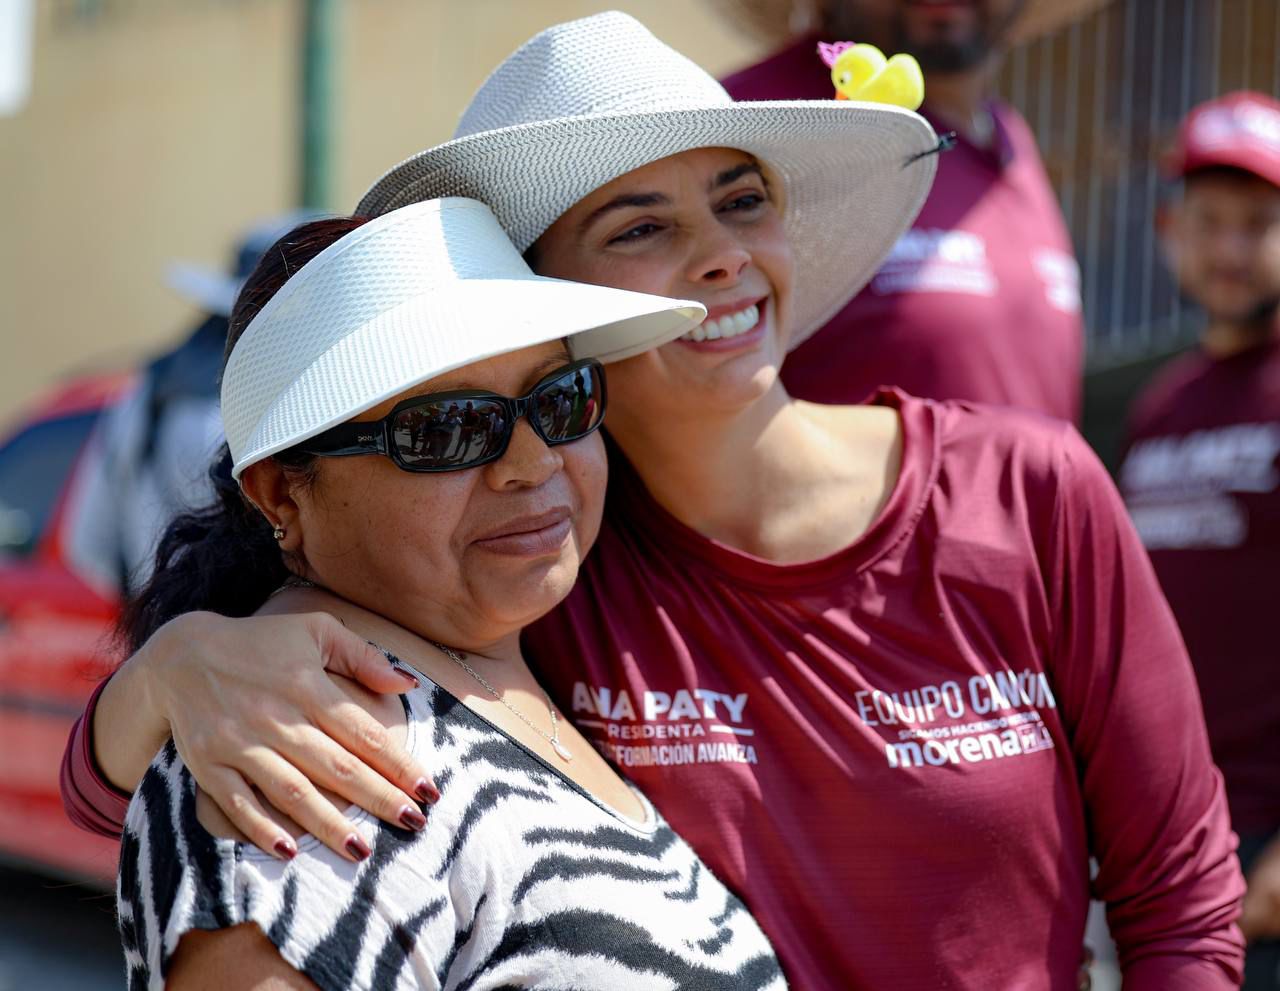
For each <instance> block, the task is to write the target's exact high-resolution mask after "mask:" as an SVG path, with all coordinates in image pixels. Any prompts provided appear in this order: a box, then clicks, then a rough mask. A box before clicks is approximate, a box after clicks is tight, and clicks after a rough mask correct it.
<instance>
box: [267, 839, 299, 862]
mask: <svg viewBox="0 0 1280 991" xmlns="http://www.w3.org/2000/svg"><path fill="white" fill-rule="evenodd" d="M271 849H272V850H274V851H275V852H276V856H277V857H279V858H280V859H281V860H292V859H293V858H294V857H296V856H297V855H298V848H297V847H296V846H294V843H293V840H290V839H286V838H285V837H283V836H282V837H281V838H280V839H278V840H276V841H275V843H273V844H272V846H271Z"/></svg>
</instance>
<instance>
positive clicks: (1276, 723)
mask: <svg viewBox="0 0 1280 991" xmlns="http://www.w3.org/2000/svg"><path fill="white" fill-rule="evenodd" d="M1167 166H1168V171H1169V173H1170V175H1171V177H1172V178H1175V179H1178V180H1180V181H1181V190H1180V196H1179V197H1178V199H1177V200H1176V201H1174V202H1173V203H1171V204H1169V205H1168V206H1166V207H1165V208H1164V209H1163V210H1162V211H1161V214H1160V215H1159V217H1158V218H1157V223H1158V227H1159V229H1160V233H1161V240H1162V245H1163V247H1164V249H1165V254H1166V257H1167V259H1168V261H1169V264H1170V266H1171V268H1172V269H1173V271H1174V273H1175V274H1176V275H1177V278H1178V281H1179V283H1180V285H1181V288H1182V291H1183V293H1184V294H1185V295H1186V296H1188V297H1190V299H1191V300H1192V301H1193V302H1195V303H1197V304H1198V305H1199V306H1200V307H1201V308H1202V309H1203V310H1204V314H1205V322H1204V326H1203V329H1202V330H1201V333H1200V342H1199V347H1198V349H1196V350H1195V351H1194V352H1192V353H1190V354H1188V355H1185V356H1183V357H1181V358H1179V359H1176V360H1175V361H1174V362H1173V363H1172V364H1170V365H1169V366H1167V367H1166V368H1165V369H1164V370H1163V371H1162V372H1161V373H1160V374H1159V375H1158V376H1157V379H1156V381H1155V382H1154V384H1152V385H1151V386H1150V387H1149V388H1148V389H1147V390H1146V391H1145V392H1144V393H1143V394H1142V396H1141V397H1140V398H1139V399H1138V401H1137V402H1136V404H1135V406H1134V411H1133V414H1132V416H1131V423H1130V440H1129V446H1128V451H1127V454H1126V456H1125V459H1124V462H1123V464H1122V466H1121V469H1120V486H1121V491H1122V492H1123V494H1124V497H1125V500H1126V502H1127V503H1128V505H1129V509H1130V512H1131V513H1132V514H1133V519H1134V522H1135V524H1136V525H1137V529H1138V533H1139V535H1141V537H1142V540H1143V543H1144V544H1145V545H1146V547H1147V550H1148V551H1149V552H1150V554H1151V561H1152V563H1153V564H1154V565H1155V569H1156V573H1157V574H1158V575H1159V578H1160V583H1161V585H1162V586H1163V588H1164V591H1165V594H1166V596H1168V599H1169V604H1170V605H1171V606H1172V607H1173V611H1174V614H1175V615H1176V616H1177V619H1178V623H1179V625H1180V626H1181V628H1182V634H1183V637H1184V638H1185V640H1186V642H1187V648H1188V650H1189V651H1190V654H1191V661H1192V663H1193V665H1194V666H1195V669H1196V674H1197V676H1198V679H1199V682H1200V692H1201V695H1202V697H1203V700H1204V707H1205V718H1206V722H1207V724H1208V728H1209V742H1210V744H1211V745H1212V747H1213V754H1214V758H1215V760H1216V761H1217V764H1218V766H1219V767H1220V768H1221V769H1222V774H1223V777H1224V779H1225V782H1226V790H1227V800H1228V802H1229V804H1230V806H1231V817H1232V821H1233V823H1234V825H1235V828H1236V831H1237V832H1238V833H1239V834H1240V860H1241V863H1242V866H1243V867H1244V870H1245V875H1246V878H1247V880H1248V885H1249V889H1248V894H1247V895H1246V897H1245V903H1244V913H1243V915H1242V917H1241V922H1240V926H1241V929H1242V930H1244V934H1245V937H1246V938H1247V939H1248V940H1249V953H1248V957H1247V959H1246V970H1245V984H1244V987H1245V988H1247V989H1251V991H1256V989H1262V988H1267V989H1277V988H1280V646H1277V639H1276V629H1275V625H1276V610H1277V609H1278V608H1280V103H1277V102H1276V101H1275V100H1273V99H1271V98H1269V97H1266V96H1263V95H1261V94H1259V93H1233V94H1231V95H1229V96H1225V97H1222V98H1221V99H1218V100H1213V101H1211V102H1209V103H1205V104H1201V105H1200V106H1199V107H1196V108H1195V109H1194V110H1192V111H1191V113H1190V114H1188V116H1187V118H1186V120H1185V121H1184V122H1183V124H1182V127H1181V129H1180V131H1179V135H1178V139H1177V143H1176V145H1175V147H1174V149H1173V151H1172V153H1171V155H1170V156H1169V160H1168V162H1167Z"/></svg>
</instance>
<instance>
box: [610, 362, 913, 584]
mask: <svg viewBox="0 0 1280 991" xmlns="http://www.w3.org/2000/svg"><path fill="white" fill-rule="evenodd" d="M610 431H611V433H612V435H613V437H614V439H615V440H616V441H617V442H618V445H619V446H620V447H621V448H622V450H623V453H624V454H626V456H627V458H628V459H629V460H630V461H631V463H632V465H633V466H634V467H635V469H636V472H637V473H638V474H639V476H640V478H641V480H642V481H643V482H644V484H645V487H646V488H647V489H648V491H649V493H650V494H651V495H652V496H653V498H654V499H656V500H657V502H658V503H659V505H661V506H662V507H663V508H664V509H666V510H667V511H668V512H669V513H671V514H672V515H673V516H674V517H676V519H678V520H680V522H682V523H684V524H685V525H686V526H689V527H691V528H692V529H694V530H696V531H698V532H699V533H701V534H703V535H704V536H707V537H711V538H713V539H715V540H718V541H720V542H721V543H724V544H728V545H729V546H731V547H734V548H736V549H738V550H742V551H746V552H747V553H750V554H754V555H756V556H758V557H763V558H766V559H768V560H773V561H778V562H780V563H790V562H796V561H804V560H811V559H814V558H818V557H822V556H825V555H827V554H830V553H834V552H835V551H837V550H839V549H841V548H843V547H845V546H847V545H848V544H850V543H852V542H853V541H854V540H856V539H857V537H858V536H860V535H861V534H862V533H863V532H864V531H865V530H866V529H867V527H868V526H870V524H871V522H872V520H873V519H874V517H875V515H876V514H877V513H878V512H879V510H880V509H881V508H882V506H883V505H884V502H885V501H886V500H887V497H888V494H889V491H890V490H891V489H892V487H893V483H894V482H895V481H896V479H897V474H898V467H899V459H900V436H899V434H900V431H899V429H898V418H897V414H896V412H895V411H893V410H891V409H888V408H884V407H871V406H843V407H840V406H817V405H812V404H809V403H801V402H797V401H795V400H792V399H791V398H790V397H789V396H788V395H787V393H786V391H785V389H784V388H783V387H782V385H781V383H775V385H774V386H773V387H772V388H771V389H770V390H769V392H768V393H767V394H766V395H765V396H764V397H762V398H761V399H760V400H758V401H756V402H755V403H753V404H752V405H751V406H750V407H748V408H747V409H745V410H739V411H737V412H732V413H726V414H724V415H720V416H715V415H712V416H707V415H706V414H705V411H702V412H700V413H699V415H698V416H696V417H690V418H689V419H688V420H687V421H684V422H679V423H672V422H670V421H669V420H666V419H664V420H663V422H662V423H661V424H655V423H653V422H645V421H643V420H631V419H629V418H626V417H623V416H618V417H615V415H614V413H613V412H612V411H611V412H610Z"/></svg>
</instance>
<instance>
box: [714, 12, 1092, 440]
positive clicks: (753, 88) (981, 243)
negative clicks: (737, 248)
mask: <svg viewBox="0 0 1280 991" xmlns="http://www.w3.org/2000/svg"><path fill="white" fill-rule="evenodd" d="M791 6H792V5H790V4H777V3H773V4H770V3H767V2H766V3H764V4H761V3H760V2H759V0H753V2H752V3H750V4H747V3H746V2H745V0H744V7H749V9H751V10H754V11H756V16H757V18H758V24H759V27H760V28H761V29H762V30H766V31H767V30H768V29H769V28H770V27H771V26H773V27H774V29H775V30H776V31H778V32H779V33H781V32H785V30H786V28H787V26H788V25H787V24H786V21H785V20H784V19H783V18H781V17H777V16H776V15H775V16H772V17H771V16H770V15H771V14H772V13H773V10H772V9H773V8H782V7H787V8H790V7H791ZM1094 6H1097V3H1096V2H1090V0H1083V2H1081V0H1077V2H1069V0H1062V2H1059V0H1054V2H1052V3H1050V2H1048V0H1041V2H1031V3H1021V2H1018V0H987V2H955V3H946V4H929V3H923V2H912V0H831V2H829V3H826V4H822V5H819V9H820V10H821V11H822V13H820V14H819V17H818V19H819V24H818V26H817V31H816V32H813V33H805V34H803V36H802V37H800V38H799V39H798V40H795V41H794V42H792V43H790V44H789V45H788V46H787V47H785V48H783V49H782V50H781V51H779V52H777V53H776V54H774V55H772V56H770V57H769V58H767V59H765V60H764V61H763V62H760V63H758V64H756V65H753V66H750V67H749V68H746V69H743V70H742V71H740V72H736V73H734V74H733V75H731V76H729V77H728V78H726V79H725V80H724V85H725V88H726V89H727V90H728V91H729V92H730V93H731V94H732V95H733V97H734V99H737V100H783V99H806V100H820V99H823V98H830V97H831V96H832V95H833V89H832V85H831V76H830V71H829V70H828V69H827V67H826V66H825V65H824V64H823V63H822V61H821V60H820V59H819V58H818V56H817V43H818V41H819V40H825V41H835V40H853V41H868V42H871V43H873V44H876V45H878V46H879V47H880V48H882V49H884V50H885V51H907V52H910V53H911V54H913V55H914V56H915V57H916V58H917V60H918V61H919V62H920V66H921V69H922V70H923V71H924V76H925V103H924V106H923V107H922V108H921V110H920V112H921V113H922V114H923V115H924V116H925V117H926V118H927V119H928V120H929V122H930V123H932V124H933V125H934V127H935V128H936V129H937V130H938V131H939V132H940V133H941V132H944V131H953V132H955V134H956V144H955V147H954V148H952V149H951V151H949V152H948V153H947V154H945V155H943V156H942V157H941V160H940V161H939V162H938V175H937V178H936V179H935V180H934V184H933V189H932V191H931V192H930V194H929V198H928V200H926V201H925V205H924V208H923V209H922V210H921V211H920V214H919V215H918V216H917V217H916V220H915V223H914V224H913V225H912V229H911V230H910V231H908V232H907V234H906V235H904V236H903V238H902V240H901V241H899V242H898V245H897V247H896V248H894V250H893V252H892V253H891V254H890V255H889V258H888V259H887V260H886V261H885V264H884V267H883V268H882V269H881V270H880V272H879V274H877V275H876V277H875V278H873V279H872V280H871V282H870V284H869V285H868V286H867V287H866V288H865V289H864V290H863V291H862V292H861V293H859V294H858V295H857V296H856V297H855V298H854V299H852V300H851V301H850V302H849V304H848V305H847V306H846V307H845V308H844V309H843V310H841V311H840V312H839V313H838V314H836V316H835V317H833V318H832V319H831V321H830V322H829V323H828V324H827V325H826V327H824V328H823V329H822V330H821V331H819V332H818V333H817V334H815V335H814V336H813V337H811V338H810V339H809V340H808V341H806V342H805V343H804V344H802V345H801V346H800V347H798V348H797V349H796V350H795V351H794V352H793V353H792V354H791V355H790V356H789V357H788V358H787V363H786V367H785V368H784V369H783V372H782V378H783V381H784V382H785V383H786V386H787V389H788V391H789V392H790V393H791V394H792V395H793V396H796V397H797V398H799V399H809V400H812V401H814V402H823V403H851V402H860V401H862V400H863V399H865V398H866V397H868V396H869V395H871V394H872V393H873V392H874V391H875V390H876V389H877V388H878V387H880V386H884V385H891V386H898V387H900V388H902V389H904V390H906V391H907V392H909V393H911V394H912V395H916V396H928V397H930V398H933V399H970V400H977V401H980V402H986V403H995V404H1000V405H1008V406H1016V407H1019V408H1021V409H1030V410H1036V411H1039V412H1041V413H1047V414H1049V415H1050V416H1055V417H1060V418H1062V419H1064V420H1070V421H1072V422H1075V421H1076V420H1078V418H1079V415H1080V399H1081V387H1082V379H1081V376H1082V371H1083V359H1084V330H1083V324H1082V322H1081V316H1080V272H1079V266H1078V265H1077V264H1076V260H1075V255H1074V253H1073V251H1072V246H1071V240H1070V237H1069V236H1068V234H1067V230H1066V225H1065V223H1064V221H1063V218H1062V211H1061V209H1060V208H1059V206H1058V202H1057V199H1056V198H1055V196H1054V193H1053V190H1052V189H1051V188H1050V186H1049V181H1048V178H1047V177H1046V175H1045V172H1044V166H1043V165H1042V164H1041V161H1040V155H1039V152H1038V151H1037V149H1036V144H1035V138H1034V137H1033V135H1032V134H1031V131H1030V129H1029V128H1028V127H1027V124H1026V122H1025V121H1024V120H1023V119H1022V117H1021V116H1019V114H1018V113H1017V111H1015V110H1014V109H1013V108H1012V107H1010V106H1008V105H1007V104H1005V103H1002V102H1001V101H999V100H995V99H991V98H990V97H989V95H988V94H989V89H990V82H991V79H992V78H993V75H994V70H995V67H996V65H997V63H998V57H999V50H1000V48H1001V47H1002V46H1003V45H1005V44H1006V43H1007V41H1008V38H1009V36H1010V35H1011V34H1016V36H1017V37H1018V38H1021V39H1025V38H1027V37H1028V36H1029V34H1030V33H1031V32H1033V31H1039V32H1042V31H1045V30H1047V29H1049V28H1052V27H1056V26H1058V25H1060V24H1061V23H1062V22H1064V21H1066V20H1069V19H1070V18H1071V17H1072V16H1078V15H1079V14H1080V13H1081V12H1082V11H1083V10H1086V9H1089V8H1091V7H1094ZM762 7H763V8H764V11H763V12H761V8H762ZM784 36H785V35H784Z"/></svg>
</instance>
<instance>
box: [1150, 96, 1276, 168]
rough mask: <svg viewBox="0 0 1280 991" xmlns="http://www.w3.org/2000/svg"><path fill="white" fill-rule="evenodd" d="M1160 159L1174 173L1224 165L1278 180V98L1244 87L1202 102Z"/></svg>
mask: <svg viewBox="0 0 1280 991" xmlns="http://www.w3.org/2000/svg"><path fill="white" fill-rule="evenodd" d="M1164 165H1165V171H1166V172H1168V174H1169V175H1170V177H1172V178H1180V177H1182V176H1185V175H1188V174H1189V173H1192V172H1197V171H1199V170H1200V169H1209V168H1214V167H1217V166H1227V167H1230V168H1237V169H1243V170H1244V171H1246V172H1252V173H1253V174H1254V175H1256V176H1259V177H1260V178H1262V179H1265V180H1266V181H1267V182H1269V183H1271V184H1272V185H1275V186H1280V103H1277V102H1276V101H1275V100H1273V99H1271V97H1269V96H1264V95H1263V94H1261V93H1253V92H1249V91H1247V90H1245V91H1241V92H1239V93H1229V94H1227V95H1226V96H1223V97H1219V98H1218V99H1216V100H1209V101H1208V102H1207V103H1202V104H1200V105H1199V106H1197V107H1195V108H1193V109H1192V111H1191V112H1190V113H1189V114H1187V116H1186V119H1184V120H1183V122H1182V126H1181V127H1180V128H1179V129H1178V138H1177V141H1176V143H1175V144H1174V147H1173V149H1172V150H1171V151H1170V153H1169V155H1168V157H1167V158H1166V159H1165V163H1164Z"/></svg>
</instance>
